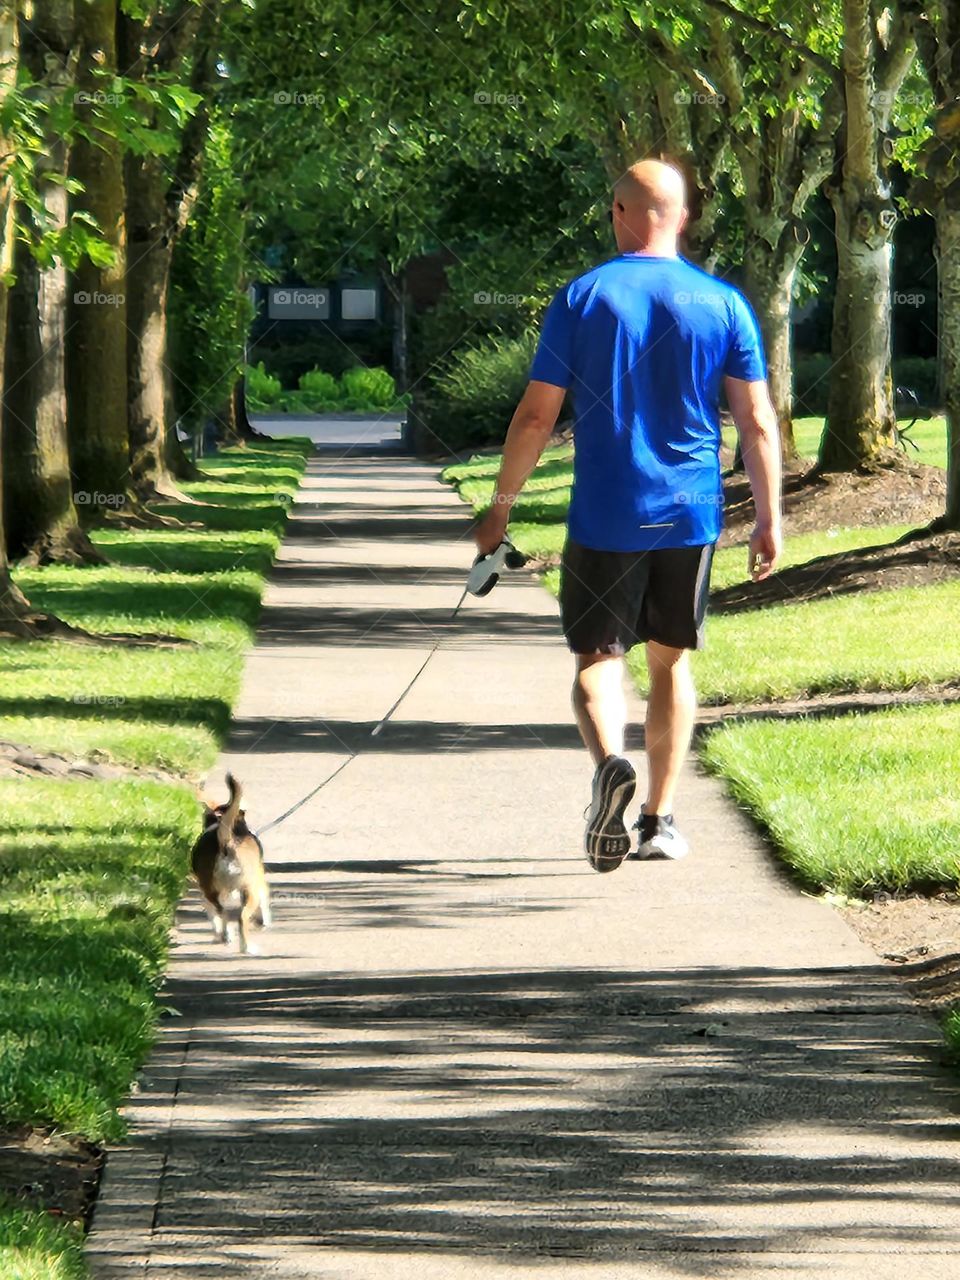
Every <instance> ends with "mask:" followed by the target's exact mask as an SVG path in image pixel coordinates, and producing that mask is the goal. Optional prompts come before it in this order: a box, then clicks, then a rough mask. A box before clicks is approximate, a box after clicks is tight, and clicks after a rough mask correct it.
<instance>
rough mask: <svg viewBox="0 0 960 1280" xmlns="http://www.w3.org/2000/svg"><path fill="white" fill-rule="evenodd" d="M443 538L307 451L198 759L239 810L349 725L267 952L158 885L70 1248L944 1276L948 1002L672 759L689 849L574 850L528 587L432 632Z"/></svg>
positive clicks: (383, 1264)
mask: <svg viewBox="0 0 960 1280" xmlns="http://www.w3.org/2000/svg"><path fill="white" fill-rule="evenodd" d="M468 530H469V522H468V514H467V512H466V510H465V508H464V507H463V506H462V504H461V503H460V502H459V500H458V499H457V498H456V496H455V495H454V494H453V493H452V492H450V491H449V490H447V489H446V488H445V487H443V486H442V485H440V484H439V483H438V481H437V479H436V474H435V471H434V470H433V469H432V468H430V467H426V466H423V465H419V464H417V463H414V462H412V461H409V460H404V459H386V458H380V459H377V458H369V457H364V458H356V457H354V458H350V457H347V458H344V459H341V460H337V459H335V458H328V457H318V458H315V459H313V460H312V462H311V464H310V467H309V470H308V473H307V477H306V480H305V483H304V485H303V487H302V489H301V492H300V494H299V499H298V503H297V506H296V508H295V510H294V513H293V516H292V520H291V523H290V526H289V533H288V537H287V540H286V543H285V545H284V548H283V551H282V554H281V557H280V560H279V562H278V564H277V566H276V569H275V572H274V575H273V580H272V584H271V586H270V588H269V592H268V595H267V599H266V605H265V609H264V613H263V618H262V622H261V626H260V631H259V639H258V643H257V646H256V648H255V649H254V650H253V652H252V653H251V655H250V658H249V661H248V664H247V669H246V678H245V682H244V688H243V693H242V696H241V699H240V703H239V706H238V708H237V716H236V720H235V724H234V730H233V735H232V739H231V743H230V751H229V753H228V754H227V755H226V756H225V757H224V759H223V760H222V761H221V765H220V767H219V768H218V770H217V772H216V773H215V774H214V775H211V778H212V783H211V785H217V784H218V782H219V779H220V775H222V771H223V768H224V767H227V766H229V767H230V768H232V769H233V770H234V771H235V772H236V773H237V774H238V776H239V777H240V778H241V779H242V780H243V782H244V784H245V787H246V795H247V808H248V812H249V815H250V818H251V821H252V823H253V825H254V826H258V825H263V824H265V823H266V822H267V821H268V820H269V819H271V818H273V817H274V816H276V815H277V814H279V813H280V812H282V811H283V810H284V809H286V808H287V806H288V805H290V804H292V803H293V802H294V801H295V800H296V799H297V798H298V797H300V796H301V795H302V794H303V793H304V792H305V791H306V790H308V789H309V788H310V787H311V786H313V785H314V784H315V782H316V781H317V780H319V779H320V778H321V777H323V776H324V774H325V773H326V772H329V771H332V770H333V769H335V768H336V767H337V766H338V765H339V764H341V763H342V762H343V761H345V760H346V759H347V758H348V756H349V753H350V752H351V751H353V750H357V751H359V752H360V755H359V756H358V757H357V758H356V759H355V760H353V761H352V763H350V764H349V765H348V767H347V768H345V769H344V770H343V772H342V773H340V774H339V775H338V776H337V777H336V779H335V780H334V781H333V782H331V784H330V785H329V786H328V787H327V788H326V789H325V790H324V791H323V792H322V793H321V794H320V795H318V796H317V797H316V798H315V799H314V800H312V801H311V802H310V803H309V804H307V805H306V806H304V807H303V808H302V809H300V810H299V811H298V812H297V813H296V814H295V815H294V816H293V817H291V818H290V819H289V821H287V822H286V823H285V824H284V825H283V826H281V827H279V828H278V829H277V830H275V831H274V832H271V833H270V834H269V835H268V836H267V837H266V845H267V854H268V860H269V863H270V866H271V871H272V883H273V888H274V900H275V906H276V924H275V928H274V929H273V930H272V931H270V932H267V933H265V934H263V935H261V939H260V940H261V943H262V945H263V951H264V955H263V956H261V957H259V958H239V957H238V956H237V955H236V954H235V953H233V952H232V951H229V952H228V951H227V950H225V949H223V948H218V947H217V946H215V945H214V944H213V943H212V941H211V939H210V937H209V927H208V925H207V922H206V918H205V916H204V915H203V913H202V910H201V908H200V904H199V900H198V898H197V897H196V895H195V894H194V895H191V896H190V897H189V898H188V899H187V900H186V901H185V902H184V904H183V906H182V909H181V911H180V913H179V918H178V928H177V938H176V946H175V948H174V951H173V954H172V963H171V968H170V974H169V980H168V983H167V998H168V1001H169V1004H170V1005H171V1006H172V1008H173V1009H174V1010H176V1014H177V1016H172V1017H170V1018H169V1019H165V1020H164V1023H163V1028H164V1031H163V1036H162V1038H161V1041H160V1043H159V1045H158V1048H157V1050H156V1052H155V1053H154V1055H153V1056H152V1058H151V1060H150V1062H149V1064H148V1066H147V1068H146V1070H145V1072H144V1075H143V1077H142V1080H141V1087H140V1091H139V1092H138V1093H137V1094H136V1096H135V1097H134V1098H133V1100H132V1102H131V1104H130V1106H129V1107H128V1108H127V1112H126V1114H127V1115H128V1117H129V1120H130V1123H131V1126H132V1141H131V1143H130V1144H129V1145H128V1146H126V1147H123V1148H119V1149H116V1150H114V1151H111V1153H110V1155H109V1158H108V1162H107V1166H106V1175H105V1179H104V1183H103V1187H102V1192H101V1197H100V1202H99V1205H98V1208H97V1212H96V1219H95V1223H94V1231H93V1233H92V1236H91V1238H90V1242H89V1256H90V1259H91V1263H92V1265H93V1269H94V1274H95V1276H97V1277H98V1280H119V1278H120V1277H123V1278H124V1280H126V1278H129V1277H133V1276H143V1275H146V1274H147V1273H148V1272H149V1275H150V1276H151V1277H153V1276H154V1275H156V1276H158V1277H159V1276H163V1277H165V1278H166V1277H169V1278H170V1280H187V1278H188V1277H189V1278H190V1280H195V1278H196V1277H201V1276H204V1275H207V1274H209V1275H211V1276H216V1277H217V1280H234V1278H236V1280H240V1278H243V1280H252V1278H253V1277H261V1276H270V1277H278V1278H280V1280H294V1278H305V1277H310V1278H311V1280H314V1278H317V1280H319V1278H321V1277H329V1278H331V1280H332V1278H333V1277H336V1278H337V1280H441V1277H442V1280H467V1278H468V1277H471V1278H472V1277H479V1278H480V1280H487V1278H489V1280H499V1278H501V1277H503V1278H506V1277H514V1276H516V1275H518V1274H523V1273H528V1274H530V1275H535V1276H536V1277H538V1280H557V1278H559V1277H561V1276H562V1277H563V1278H564V1280H575V1278H576V1277H578V1276H583V1277H596V1280H614V1278H616V1280H625V1278H627V1277H629V1278H631V1280H632V1278H633V1277H643V1278H644V1280H646V1278H647V1277H650V1278H651V1280H661V1278H666V1277H690V1276H702V1277H714V1276H726V1275H737V1276H745V1277H750V1280H764V1278H765V1277H768V1276H774V1275H781V1274H784V1273H788V1274H789V1275H791V1276H794V1277H802V1278H804V1280H806V1278H807V1277H811V1278H812V1277H826V1276H828V1275H830V1276H839V1277H842V1278H844V1280H846V1278H851V1280H852V1278H853V1277H856V1278H857V1280H860V1278H863V1280H868V1278H869V1280H902V1277H904V1276H911V1275H914V1276H918V1277H923V1280H937V1278H939V1277H952V1278H956V1277H960V1215H958V1210H960V1151H958V1146H957V1138H958V1135H960V1127H958V1124H957V1122H956V1119H955V1114H956V1109H957V1102H958V1098H960V1089H958V1084H957V1078H956V1076H954V1075H952V1074H950V1073H949V1072H948V1071H946V1070H945V1069H944V1068H943V1067H941V1066H940V1065H939V1061H940V1058H941V1055H942V1048H941V1043H940V1040H939V1036H938V1032H937V1029H936V1027H935V1026H934V1025H933V1024H932V1022H930V1021H929V1020H927V1019H925V1018H923V1017H921V1016H919V1015H918V1014H917V1013H916V1012H915V1011H914V1009H913V1006H912V1005H911V1004H910V1002H909V1001H908V999H907V998H906V997H905V996H904V995H903V994H902V993H901V991H900V990H899V989H898V987H897V986H896V984H895V982H894V981H893V979H892V978H890V977H889V976H888V974H887V972H886V971H885V970H884V969H883V968H882V966H880V965H879V964H878V963H877V961H876V958H875V957H874V955H873V953H872V952H869V951H868V950H867V949H866V948H865V947H864V946H863V945H862V944H861V943H860V942H859V941H858V939H857V938H856V937H855V936H854V935H853V934H852V933H851V932H850V930H849V929H848V928H847V926H846V925H845V924H844V922H843V920H842V919H841V918H840V917H839V916H838V915H836V914H835V913H834V912H832V911H831V909H830V908H829V907H827V906H824V905H822V904H820V903H819V902H816V901H814V900H813V899H811V898H809V897H805V896H803V895H802V894H800V893H799V892H798V891H797V890H796V889H795V888H794V887H792V886H791V885H790V884H789V883H788V882H787V881H786V880H785V879H784V878H783V877H782V876H781V874H780V873H779V871H778V870H777V868H776V866H775V864H774V862H773V861H772V859H771V857H770V856H769V854H768V853H767V851H766V850H765V849H764V847H763V844H762V842H761V841H760V839H759V838H758V837H757V835H756V834H755V833H754V831H753V829H752V827H751V826H750V825H749V824H748V823H747V822H746V821H745V819H744V818H743V817H742V816H741V815H740V814H739V813H738V812H737V811H736V809H735V808H734V807H733V806H732V805H731V804H730V803H729V802H728V801H727V800H726V799H725V798H724V796H723V794H722V792H721V790H720V788H719V786H718V784H717V783H715V782H714V781H713V780H711V779H708V778H706V777H704V776H702V775H701V774H699V773H698V772H697V771H696V770H695V769H694V768H693V767H691V768H690V769H689V771H688V774H687V777H686V780H685V785H684V789H683V796H682V802H681V804H680V805H679V807H678V816H679V819H680V822H681V824H682V826H683V828H684V830H685V831H686V832H687V833H688V835H689V837H690V839H691V842H692V844H693V850H694V851H693V853H692V855H691V856H690V857H689V858H688V859H687V860H686V861H685V862H682V863H679V864H676V865H671V864H666V863H657V864H643V863H627V864H624V866H623V867H622V868H621V869H620V870H619V871H617V872H615V873H614V874H612V875H607V876H599V875H597V874H595V873H594V872H593V871H591V870H590V868H589V867H588V865H587V863H586V861H585V860H584V858H583V856H582V852H581V832H582V825H583V823H582V816H581V815H582V811H583V808H584V806H585V804H586V803H587V801H588V798H589V783H590V775H591V769H590V766H589V763H588V761H587V758H586V756H585V753H584V752H583V750H582V748H581V747H580V745H579V742H578V739H577V736H576V732H575V730H574V728H573V725H572V722H571V714H570V710H569V701H568V687H569V679H570V671H571V664H570V659H569V656H568V654H567V653H566V650H565V648H564V646H563V642H562V639H561V637H560V635H559V631H558V625H557V619H556V615H555V605H554V602H553V601H552V599H551V598H550V597H549V596H548V594H547V593H546V592H545V591H544V590H543V589H542V588H541V587H539V586H538V585H537V584H536V583H535V582H534V581H533V580H531V579H529V578H527V577H525V576H518V577H517V578H514V579H513V580H511V581H510V582H509V583H505V584H502V585H501V586H499V587H498V588H497V590H496V591H495V592H494V594H493V595H492V596H490V597H489V598H488V599H487V600H485V601H475V600H472V599H471V600H470V601H469V602H468V603H467V605H465V608H464V612H463V613H462V614H461V617H460V619H458V620H457V621H456V622H451V621H450V620H449V616H450V612H451V610H452V609H453V606H454V605H455V604H456V601H457V599H458V598H459V595H460V592H461V590H462V585H463V579H464V572H465V569H466V567H467V565H468V564H469V562H470V558H471V554H472V544H471V543H470V542H469V539H468ZM441 635H442V636H443V637H444V638H445V644H444V647H443V648H442V649H441V650H440V651H439V652H438V653H437V654H436V656H435V657H434V659H433V661H432V662H431V664H430V665H429V667H428V668H427V671H426V672H425V674H424V676H423V678H422V679H421V680H420V682H419V683H418V684H417V685H416V686H415V688H414V690H413V692H412V693H411V695H410V697H409V698H408V699H407V700H406V702H405V703H404V704H403V706H402V708H401V709H400V712H399V713H398V715H397V717H396V719H395V720H394V721H393V722H392V723H391V724H390V725H389V726H388V727H387V728H386V729H385V730H384V732H383V734H382V735H381V736H380V737H378V738H376V739H372V740H371V739H370V737H369V734H370V730H371V728H372V727H373V725H374V724H375V723H376V722H377V721H378V720H379V718H380V717H381V715H382V714H383V713H384V711H385V710H386V709H387V707H389V706H390V704H391V703H392V702H393V701H394V699H395V698H396V697H397V696H398V694H399V693H400V691H401V690H402V689H403V687H404V685H405V684H406V683H407V681H408V680H409V679H410V677H411V676H412V675H413V673H414V672H415V671H416V670H417V668H418V667H419V665H420V664H421V662H422V661H423V659H424V658H425V657H426V655H427V653H428V652H429V649H430V647H431V646H432V645H433V643H434V640H435V638H436V637H438V636H441ZM633 710H634V713H635V715H636V718H637V719H639V717H640V710H641V709H640V707H639V706H638V705H636V704H634V708H633ZM634 745H636V743H634ZM185 852H186V851H185Z"/></svg>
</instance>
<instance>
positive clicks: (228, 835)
mask: <svg viewBox="0 0 960 1280" xmlns="http://www.w3.org/2000/svg"><path fill="white" fill-rule="evenodd" d="M227 787H228V788H229V790H230V800H229V802H228V803H227V807H226V808H225V809H224V811H223V813H222V814H221V815H220V822H219V824H218V826H217V844H218V845H219V846H220V852H221V853H232V852H233V850H234V849H235V847H236V846H235V844H234V840H233V828H234V826H235V825H236V822H237V818H238V817H239V815H240V798H241V796H242V795H243V789H242V788H241V786H240V783H239V782H238V781H237V780H236V778H235V777H234V776H233V774H232V773H228V774H227Z"/></svg>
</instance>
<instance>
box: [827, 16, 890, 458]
mask: <svg viewBox="0 0 960 1280" xmlns="http://www.w3.org/2000/svg"><path fill="white" fill-rule="evenodd" d="M843 21H844V43H843V57H842V66H843V83H844V96H845V102H846V117H845V128H844V131H843V133H842V135H841V137H840V163H839V167H838V175H837V179H836V180H835V181H834V182H833V183H832V184H831V185H830V187H829V189H828V195H829V197H830V202H831V204H832V206H833V211H834V219H835V225H836V234H837V288H836V298H835V302H834V313H833V336H832V344H831V347H832V350H831V354H832V360H833V372H832V376H831V379H830V392H829V397H828V402H827V423H826V428H825V430H824V433H823V440H822V442H821V446H820V465H821V467H822V468H824V469H825V470H835V471H850V470H853V469H854V468H856V467H859V466H862V465H863V464H865V463H871V462H876V461H882V460H884V459H886V458H889V457H891V456H893V455H892V454H891V452H890V450H891V447H892V446H893V445H894V443H895V430H896V415H895V412H894V402H893V375H892V368H891V358H892V351H891V336H890V305H891V302H890V292H891V279H892V266H893V247H892V238H893V228H894V225H895V223H896V209H895V206H894V203H893V199H892V196H891V191H890V181H889V178H888V174H887V165H886V160H885V147H884V142H885V130H886V127H887V121H888V118H889V112H890V103H891V102H892V97H893V95H894V94H895V93H896V90H897V88H899V84H900V82H901V81H902V79H903V75H904V74H905V72H906V66H904V68H903V71H902V72H901V71H900V67H899V63H898V64H897V65H896V66H892V67H890V68H888V71H887V74H886V76H885V78H881V76H880V74H879V72H880V68H881V65H882V63H883V61H884V49H883V48H882V46H881V43H880V38H879V35H878V31H877V28H876V26H875V24H874V21H873V7H872V5H871V3H870V0H843ZM907 65H909V64H907ZM898 77H899V78H898Z"/></svg>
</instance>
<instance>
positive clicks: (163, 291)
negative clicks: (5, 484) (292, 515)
mask: <svg viewBox="0 0 960 1280" xmlns="http://www.w3.org/2000/svg"><path fill="white" fill-rule="evenodd" d="M220 14H221V6H220V4H219V3H218V2H217V0H208V2H207V3H205V4H203V5H200V4H196V3H194V0H181V3H179V4H177V5H174V6H173V7H167V6H163V5H157V6H155V7H153V8H151V9H149V10H148V11H147V12H146V13H145V14H143V15H142V16H140V17H133V16H128V15H122V16H121V19H120V33H121V50H122V54H123V62H124V64H125V65H128V66H129V67H131V68H132V74H136V75H137V76H139V77H140V78H141V79H144V80H149V79H150V78H152V77H155V76H156V75H161V74H166V73H170V72H179V71H180V70H181V68H182V66H183V64H184V62H185V61H187V60H189V65H190V77H189V80H190V87H191V88H192V89H193V90H194V91H195V92H197V93H200V94H201V95H204V94H205V93H208V92H209V89H210V82H211V80H212V78H213V75H214V71H213V59H214V56H215V52H216V51H215V39H216V33H217V30H218V26H219V22H220ZM147 114H148V117H150V118H152V117H151V116H150V112H148V113H147ZM207 119H208V115H207V105H206V103H205V102H203V103H202V104H201V105H200V106H199V107H198V108H197V112H196V114H195V116H194V117H193V119H192V120H191V121H190V122H189V123H188V124H187V126H186V127H185V129H184V132H183V136H182V138H181V142H180V150H179V153H178V155H177V159H176V161H175V163H174V164H173V165H171V163H170V159H169V157H168V156H155V155H134V154H130V155H128V156H127V159H126V164H125V180H126V197H127V204H126V215H127V227H128V250H127V295H128V301H127V326H128V343H127V378H128V398H129V421H128V429H129V437H130V465H131V476H132V483H133V488H134V492H135V493H136V495H137V497H138V498H139V499H140V500H141V501H145V502H146V501H150V500H151V499H152V498H158V497H167V496H175V497H182V496H183V495H182V494H180V493H179V491H178V490H177V488H176V485H175V483H174V477H175V476H176V477H178V478H184V479H185V478H189V475H190V474H191V468H190V467H189V465H188V464H186V460H185V459H184V458H183V456H182V450H180V449H179V446H178V444H177V441H176V440H175V439H174V440H173V441H168V437H169V436H171V435H173V436H175V431H174V428H173V420H172V417H171V415H170V408H171V403H172V395H171V389H170V377H171V375H170V367H169V361H168V344H167V297H168V293H169V286H170V264H171V261H172V257H173V246H174V241H175V239H176V237H177V235H178V234H179V233H180V231H181V230H182V228H183V226H184V225H185V223H186V220H187V218H188V216H189V212H190V210H191V208H192V207H193V204H194V201H195V199H196V190H197V180H198V177H199V168H200V161H201V156H202V153H203V144H204V140H205V137H206V128H207Z"/></svg>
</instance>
